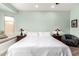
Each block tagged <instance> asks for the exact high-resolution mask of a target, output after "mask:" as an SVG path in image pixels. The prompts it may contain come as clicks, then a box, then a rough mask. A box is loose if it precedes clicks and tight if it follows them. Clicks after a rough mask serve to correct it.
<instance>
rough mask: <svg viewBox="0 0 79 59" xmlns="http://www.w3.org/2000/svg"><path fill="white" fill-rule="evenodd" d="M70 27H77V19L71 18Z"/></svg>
mask: <svg viewBox="0 0 79 59" xmlns="http://www.w3.org/2000/svg"><path fill="white" fill-rule="evenodd" d="M71 27H72V28H77V27H78V20H77V19H74V20H71Z"/></svg>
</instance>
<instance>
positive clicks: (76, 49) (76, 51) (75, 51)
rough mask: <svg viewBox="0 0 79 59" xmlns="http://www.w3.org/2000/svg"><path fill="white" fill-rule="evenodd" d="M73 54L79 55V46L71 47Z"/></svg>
mask: <svg viewBox="0 0 79 59" xmlns="http://www.w3.org/2000/svg"><path fill="white" fill-rule="evenodd" d="M70 49H71V52H72V56H79V48H76V47H70Z"/></svg>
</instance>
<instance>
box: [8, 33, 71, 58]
mask: <svg viewBox="0 0 79 59" xmlns="http://www.w3.org/2000/svg"><path fill="white" fill-rule="evenodd" d="M71 55H72V54H71V51H70V49H69V47H68V46H66V45H65V44H63V43H62V42H60V41H58V40H57V39H55V38H53V37H51V35H50V34H49V33H43V32H39V33H31V34H28V35H27V37H25V38H23V39H22V40H20V41H18V42H17V43H15V44H14V45H12V46H11V47H10V48H9V49H8V52H7V56H71Z"/></svg>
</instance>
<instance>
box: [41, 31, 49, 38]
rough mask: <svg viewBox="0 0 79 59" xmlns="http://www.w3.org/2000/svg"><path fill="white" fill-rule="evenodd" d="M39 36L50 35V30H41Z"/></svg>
mask: <svg viewBox="0 0 79 59" xmlns="http://www.w3.org/2000/svg"><path fill="white" fill-rule="evenodd" d="M39 36H40V37H43V36H47V37H48V36H50V32H39Z"/></svg>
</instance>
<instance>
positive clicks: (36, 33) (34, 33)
mask: <svg viewBox="0 0 79 59" xmlns="http://www.w3.org/2000/svg"><path fill="white" fill-rule="evenodd" d="M30 33H31V35H32V36H38V32H30Z"/></svg>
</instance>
